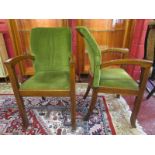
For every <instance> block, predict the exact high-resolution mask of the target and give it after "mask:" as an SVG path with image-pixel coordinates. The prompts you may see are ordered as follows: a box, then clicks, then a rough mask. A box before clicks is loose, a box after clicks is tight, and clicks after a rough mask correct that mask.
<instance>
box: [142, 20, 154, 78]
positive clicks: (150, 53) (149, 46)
mask: <svg viewBox="0 0 155 155" xmlns="http://www.w3.org/2000/svg"><path fill="white" fill-rule="evenodd" d="M144 59H147V60H151V61H153V70H152V75H151V78H154V79H155V22H150V23H149V25H148V27H147V32H146V37H145V47H144Z"/></svg>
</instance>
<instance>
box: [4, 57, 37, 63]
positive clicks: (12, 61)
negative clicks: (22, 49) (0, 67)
mask: <svg viewBox="0 0 155 155" xmlns="http://www.w3.org/2000/svg"><path fill="white" fill-rule="evenodd" d="M26 59H31V60H34V59H35V57H34V56H32V55H20V56H17V57H14V58H10V59H8V60H6V61H5V62H4V63H5V65H6V66H7V65H11V66H14V65H16V64H17V63H18V62H20V61H23V60H26Z"/></svg>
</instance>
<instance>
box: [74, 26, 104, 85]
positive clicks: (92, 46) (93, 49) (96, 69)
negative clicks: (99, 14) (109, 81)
mask: <svg viewBox="0 0 155 155" xmlns="http://www.w3.org/2000/svg"><path fill="white" fill-rule="evenodd" d="M76 29H77V31H78V32H79V33H80V34H81V35H82V36H83V37H84V39H85V43H86V48H87V50H88V56H89V60H90V67H91V72H92V73H93V74H94V81H93V86H94V87H98V86H99V81H100V74H101V73H100V65H101V50H100V48H99V46H98V44H97V42H96V40H95V39H94V38H93V36H92V35H91V34H90V32H89V30H88V29H87V28H86V27H84V26H78V27H76Z"/></svg>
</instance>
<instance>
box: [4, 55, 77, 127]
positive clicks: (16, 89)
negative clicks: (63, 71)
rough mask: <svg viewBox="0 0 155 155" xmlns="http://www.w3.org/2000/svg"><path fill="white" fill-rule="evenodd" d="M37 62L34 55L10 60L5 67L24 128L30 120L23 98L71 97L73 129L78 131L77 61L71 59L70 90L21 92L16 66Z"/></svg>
mask: <svg viewBox="0 0 155 155" xmlns="http://www.w3.org/2000/svg"><path fill="white" fill-rule="evenodd" d="M27 59H30V60H32V61H33V60H35V57H34V56H32V55H21V56H17V57H14V58H11V59H8V60H7V61H6V62H5V65H6V67H7V70H8V74H9V78H10V82H11V85H12V89H13V92H14V95H15V98H16V102H17V105H18V108H19V114H20V116H21V118H22V122H23V128H24V129H26V128H27V127H28V119H27V116H26V111H25V106H24V102H23V99H22V97H23V96H44V97H46V96H55V97H58V96H69V97H70V99H71V124H72V129H73V130H75V129H76V97H75V60H74V57H73V55H72V56H71V58H70V90H21V89H20V85H19V82H18V79H17V75H16V72H15V65H16V64H18V63H20V62H21V61H23V60H27Z"/></svg>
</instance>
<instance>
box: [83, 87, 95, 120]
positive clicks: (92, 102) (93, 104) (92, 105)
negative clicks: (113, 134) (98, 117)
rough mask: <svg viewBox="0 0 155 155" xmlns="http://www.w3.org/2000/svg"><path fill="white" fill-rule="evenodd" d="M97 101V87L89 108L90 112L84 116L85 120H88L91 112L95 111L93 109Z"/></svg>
mask: <svg viewBox="0 0 155 155" xmlns="http://www.w3.org/2000/svg"><path fill="white" fill-rule="evenodd" d="M96 101H97V89H94V88H93V94H92V100H91V104H90V107H89V110H88V113H87V114H86V116H85V117H84V121H88V119H89V117H90V114H91V113H92V112H93V109H94V108H95V105H96Z"/></svg>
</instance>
